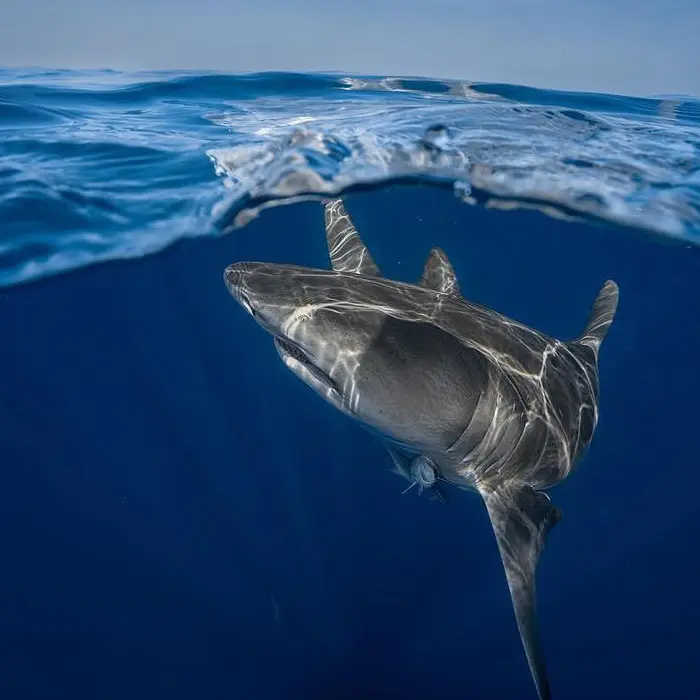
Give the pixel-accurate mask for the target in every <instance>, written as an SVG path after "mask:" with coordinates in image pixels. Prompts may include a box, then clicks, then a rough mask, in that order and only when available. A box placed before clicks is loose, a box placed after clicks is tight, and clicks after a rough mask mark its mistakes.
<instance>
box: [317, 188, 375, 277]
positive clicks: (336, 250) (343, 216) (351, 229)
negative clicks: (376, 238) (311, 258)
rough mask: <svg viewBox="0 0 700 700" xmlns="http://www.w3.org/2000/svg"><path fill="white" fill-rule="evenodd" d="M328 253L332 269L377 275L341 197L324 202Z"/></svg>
mask: <svg viewBox="0 0 700 700" xmlns="http://www.w3.org/2000/svg"><path fill="white" fill-rule="evenodd" d="M323 209H324V217H325V220H326V239H327V241H328V255H329V256H330V258H331V264H332V265H333V269H334V270H337V271H338V272H354V273H356V274H358V275H372V276H374V277H379V276H380V273H379V268H378V267H377V265H376V263H375V262H374V260H372V256H371V255H370V253H369V250H367V247H366V246H365V244H364V243H363V242H362V239H361V238H360V235H359V234H358V233H357V229H356V228H355V226H354V225H353V223H352V220H351V219H350V216H349V215H348V213H347V211H345V206H344V205H343V200H342V199H331V200H327V201H325V202H324V205H323Z"/></svg>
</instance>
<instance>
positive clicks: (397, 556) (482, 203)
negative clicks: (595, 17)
mask: <svg viewBox="0 0 700 700" xmlns="http://www.w3.org/2000/svg"><path fill="white" fill-rule="evenodd" d="M0 224H1V225H0V339H1V342H0V476H1V478H2V488H0V541H1V542H2V559H1V561H2V571H1V574H0V659H1V661H0V697H2V698H9V699H13V700H14V699H22V700H24V699H27V700H29V699H32V700H33V699H35V698H36V699H39V698H41V699H47V700H48V699H52V700H53V699H59V698H60V699H61V700H63V699H65V700H88V699H89V700H98V699H99V700H123V699H124V698H149V700H150V699H153V698H169V699H170V700H174V699H177V698H188V699H190V698H211V699H218V698H222V699H223V698H227V699H229V698H236V699H240V700H247V699H249V698H250V699H253V698H254V699H256V700H257V699H259V700H297V699H298V700H302V699H303V700H309V699H312V698H324V699H329V700H331V699H339V700H350V699H356V698H363V699H364V698H367V699H375V698H376V699H382V700H388V699H392V700H393V699H401V700H413V699H416V700H417V699H420V700H425V699H426V698H429V699H431V700H464V699H472V698H473V699H475V700H476V699H479V700H481V699H483V700H496V699H501V698H518V699H520V698H522V699H523V700H526V699H532V700H537V698H538V697H539V698H541V699H542V700H545V699H548V698H555V699H556V698H562V699H563V698H568V699H569V700H579V699H580V700H584V699H585V700H589V699H590V698H597V699H599V700H607V699H608V698H610V699H612V698H615V699H616V700H617V699H619V698H627V697H629V698H637V699H643V698H667V697H668V698H674V699H677V700H681V699H683V700H686V699H687V700H696V699H697V698H699V697H700V667H699V665H698V659H699V658H700V657H699V655H698V649H699V648H700V644H699V643H698V638H697V637H698V635H697V630H698V626H699V625H700V603H698V598H697V589H698V582H699V581H700V558H699V557H698V554H697V552H698V541H699V540H700V464H699V461H698V449H697V446H698V436H699V433H698V423H699V421H700V402H699V400H698V397H700V366H699V364H698V362H699V359H698V358H699V357H700V101H698V100H697V99H694V98H691V97H684V96H682V95H677V96H676V95H670V96H669V95H666V96H660V97H658V98H638V97H624V96H620V95H609V94H594V93H577V92H561V91H550V90H542V89H535V88H530V87H524V86H517V85H510V84H494V83H479V82H467V81H462V82H459V81H444V80H434V79H428V78H419V77H412V78H408V77H391V76H389V77H386V76H349V75H344V74H292V73H261V74H250V75H230V74H225V73H197V72H164V71H161V72H139V73H125V72H117V71H68V70H65V71H63V70H56V71H46V70H27V69H4V70H2V71H0Z"/></svg>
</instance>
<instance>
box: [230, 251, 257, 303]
mask: <svg viewBox="0 0 700 700" xmlns="http://www.w3.org/2000/svg"><path fill="white" fill-rule="evenodd" d="M254 269H255V263H248V262H237V263H233V264H232V265H229V266H228V267H227V268H226V270H225V271H224V282H225V283H226V288H227V289H228V291H229V292H230V294H231V296H232V297H233V298H234V299H235V300H236V301H237V302H238V303H239V304H240V305H241V306H242V307H243V308H244V309H245V310H246V311H248V312H249V313H251V314H253V311H254V309H253V305H252V304H251V298H250V297H251V294H250V285H249V280H250V277H251V274H252V273H253V272H254Z"/></svg>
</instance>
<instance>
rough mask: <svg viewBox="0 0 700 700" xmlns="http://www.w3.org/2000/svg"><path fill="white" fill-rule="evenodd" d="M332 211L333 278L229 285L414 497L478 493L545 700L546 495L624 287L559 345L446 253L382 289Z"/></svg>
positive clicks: (242, 273)
mask: <svg viewBox="0 0 700 700" xmlns="http://www.w3.org/2000/svg"><path fill="white" fill-rule="evenodd" d="M322 206H323V210H324V220H325V230H326V238H327V245H328V254H329V257H330V261H331V268H332V269H314V268H308V267H301V266H296V265H286V264H276V263H266V262H236V263H233V264H231V265H229V266H228V267H227V268H226V269H225V272H224V281H225V284H226V286H227V288H228V290H229V292H230V294H231V295H232V296H233V297H234V299H235V300H236V301H237V302H238V303H239V304H240V305H241V306H242V307H243V308H244V309H245V310H246V311H247V312H248V313H249V314H250V315H251V316H252V317H253V319H254V320H255V321H256V322H257V323H258V324H259V325H260V326H261V327H262V328H263V329H264V330H265V331H267V332H268V333H269V334H270V335H271V336H272V338H273V341H274V344H275V347H276V349H277V352H278V354H279V357H280V358H281V360H282V361H283V362H284V364H285V365H286V366H287V368H288V369H289V370H290V371H291V372H293V373H294V374H295V375H296V376H297V377H299V378H300V379H301V380H302V381H303V382H304V383H305V384H306V385H308V386H309V387H310V388H311V389H313V390H314V391H315V392H316V393H317V394H319V395H320V396H321V397H323V398H324V399H325V400H326V401H327V402H328V403H330V404H331V405H332V406H334V407H335V408H336V409H338V410H340V411H342V412H343V413H344V414H346V415H348V416H351V417H352V418H353V419H356V420H358V421H360V422H361V423H362V424H363V425H364V426H365V427H366V428H368V429H370V430H371V431H372V432H373V433H374V434H375V435H378V436H380V438H381V440H382V441H383V443H384V445H385V446H386V448H387V450H388V452H389V454H390V455H391V463H392V464H393V469H394V471H396V472H397V473H398V474H399V475H401V476H402V477H404V478H405V479H406V480H408V481H409V482H410V485H411V486H413V485H416V486H417V487H418V489H419V490H420V491H423V490H426V491H428V492H430V493H434V494H435V495H436V496H438V497H439V498H440V499H441V500H445V492H444V487H445V486H449V485H454V486H456V487H459V488H462V489H467V490H469V491H472V492H476V493H478V494H479V496H480V497H481V499H482V500H483V503H484V505H485V509H486V512H487V514H488V517H489V520H490V523H491V526H492V529H493V533H494V535H495V540H496V544H497V546H498V551H499V553H500V557H501V561H502V563H503V568H504V571H505V578H506V581H507V584H508V590H509V592H510V597H511V601H512V605H513V610H514V613H515V619H516V622H517V628H518V631H519V634H520V638H521V641H522V645H523V648H524V651H525V655H526V657H527V662H528V665H529V668H530V672H531V675H532V678H533V681H534V684H535V688H536V691H537V694H538V696H539V698H540V700H550V698H551V697H552V696H551V689H550V683H549V680H548V676H547V670H546V665H545V659H544V654H543V649H542V643H541V639H540V633H539V630H538V624H537V615H536V591H535V583H536V580H535V579H536V569H537V564H538V561H539V558H540V555H541V553H542V550H543V548H544V544H545V541H546V539H547V536H548V535H549V533H550V532H551V530H552V528H553V527H554V526H555V525H556V524H557V523H558V522H559V520H560V519H561V510H560V509H559V508H557V507H556V506H555V505H554V504H553V503H552V501H551V499H550V496H549V495H548V494H547V493H546V491H547V490H548V489H549V488H550V487H552V486H555V485H556V484H558V483H560V482H561V481H562V480H564V479H565V478H566V477H567V476H568V475H569V474H570V473H571V472H572V470H573V469H574V468H575V467H576V466H577V465H578V464H579V463H580V461H581V459H582V458H583V456H584V455H585V453H586V452H587V449H588V447H589V445H590V443H591V440H592V438H593V434H594V431H595V428H596V426H597V423H598V413H599V371H598V355H599V349H600V346H601V343H602V341H603V340H604V339H605V337H606V334H607V332H608V330H609V328H610V326H611V324H612V322H613V318H614V316H615V313H616V310H617V304H618V296H619V291H618V286H617V285H616V284H615V282H613V281H611V280H608V281H606V282H605V283H604V284H603V285H602V288H601V289H600V291H599V293H598V295H597V297H596V298H595V301H594V303H593V306H592V309H591V310H590V312H589V317H588V322H587V324H586V326H585V328H584V330H583V333H582V334H581V335H580V336H579V337H577V338H575V339H573V340H569V341H562V340H558V339H555V338H553V337H550V336H548V335H546V334H544V333H542V332H539V331H537V330H535V329H533V328H530V327H528V326H526V325H524V324H522V323H519V322H517V321H515V320H512V319H510V318H508V317H506V316H504V315H502V314H500V313H498V312H496V311H494V310H491V309H489V308H486V307H485V306H482V305H480V304H476V303H474V302H472V301H469V300H467V299H466V298H465V297H464V296H463V295H462V293H461V291H460V286H459V283H458V280H457V277H456V275H455V271H454V268H453V266H452V264H451V262H450V260H449V259H448V257H447V256H446V254H445V252H444V251H443V250H442V249H441V248H439V247H434V248H432V250H431V251H430V253H429V255H428V258H427V260H426V262H425V265H424V268H423V273H422V276H421V278H420V280H419V281H418V282H417V283H407V282H401V281H397V280H389V279H386V278H385V277H383V276H382V275H381V273H380V270H379V268H378V266H377V264H376V263H375V261H374V260H373V258H372V256H371V254H370V252H369V250H368V249H367V247H366V246H365V244H364V243H363V241H362V239H361V237H360V235H359V234H358V232H357V229H356V227H355V226H354V224H353V222H352V220H351V218H350V216H349V214H348V212H347V210H346V207H345V204H344V202H343V200H342V199H341V198H335V199H326V200H324V201H323V203H322ZM409 488H410V486H409Z"/></svg>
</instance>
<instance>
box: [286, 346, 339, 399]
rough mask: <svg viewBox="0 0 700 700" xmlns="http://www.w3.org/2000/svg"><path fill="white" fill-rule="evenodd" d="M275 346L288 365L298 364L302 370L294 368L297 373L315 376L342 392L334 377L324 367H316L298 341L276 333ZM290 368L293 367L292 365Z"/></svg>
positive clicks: (321, 382) (321, 381)
mask: <svg viewBox="0 0 700 700" xmlns="http://www.w3.org/2000/svg"><path fill="white" fill-rule="evenodd" d="M275 347H276V348H277V352H279V354H280V356H281V357H282V359H283V360H284V362H285V364H286V365H287V366H289V365H290V364H295V363H296V364H297V366H298V367H299V370H300V371H299V370H294V371H296V373H297V374H302V375H307V376H309V378H310V379H311V378H313V379H314V380H316V382H319V383H320V384H323V385H324V386H325V387H326V388H327V389H330V390H331V391H333V392H334V393H335V394H338V395H339V394H340V392H339V391H338V387H337V386H336V383H335V382H334V381H333V379H331V377H329V376H328V375H327V374H326V373H325V372H324V371H323V370H322V369H319V368H318V367H316V365H315V364H314V363H313V362H311V360H310V359H309V357H308V355H307V354H306V353H305V352H304V351H303V350H302V349H301V348H300V347H299V346H298V345H297V344H296V343H293V342H292V341H291V340H287V339H286V338H281V337H280V336H277V335H276V336H275ZM290 369H292V368H291V367H290Z"/></svg>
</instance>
